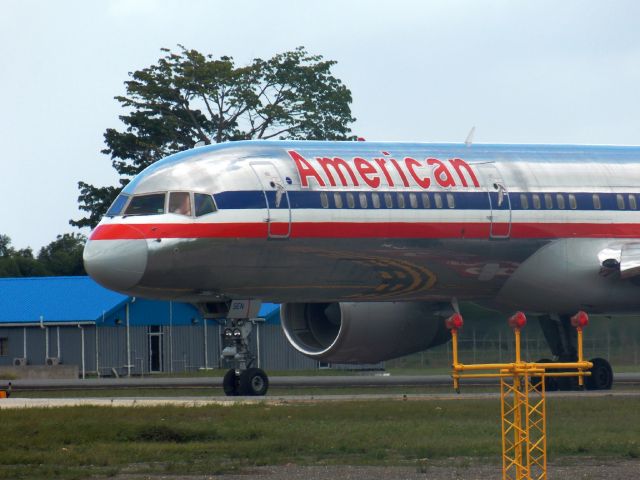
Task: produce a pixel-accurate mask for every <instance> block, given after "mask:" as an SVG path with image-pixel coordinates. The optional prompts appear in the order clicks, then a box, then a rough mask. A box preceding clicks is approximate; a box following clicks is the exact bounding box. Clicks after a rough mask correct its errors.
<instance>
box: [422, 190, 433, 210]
mask: <svg viewBox="0 0 640 480" xmlns="http://www.w3.org/2000/svg"><path fill="white" fill-rule="evenodd" d="M421 196H422V207H423V208H431V200H430V199H429V194H428V193H423V194H422V195H421Z"/></svg>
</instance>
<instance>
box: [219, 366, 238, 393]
mask: <svg viewBox="0 0 640 480" xmlns="http://www.w3.org/2000/svg"><path fill="white" fill-rule="evenodd" d="M238 385H239V381H238V375H236V370H235V369H234V368H231V369H229V370H227V373H225V374H224V378H223V379H222V389H223V390H224V394H225V395H226V396H227V397H235V396H237V395H238Z"/></svg>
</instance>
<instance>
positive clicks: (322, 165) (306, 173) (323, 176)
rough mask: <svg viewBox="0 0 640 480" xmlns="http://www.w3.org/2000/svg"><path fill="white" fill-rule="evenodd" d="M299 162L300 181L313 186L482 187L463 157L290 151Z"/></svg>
mask: <svg viewBox="0 0 640 480" xmlns="http://www.w3.org/2000/svg"><path fill="white" fill-rule="evenodd" d="M287 153H288V154H289V156H290V157H291V159H292V160H293V161H294V162H295V164H296V168H297V169H298V175H299V176H300V185H301V186H302V187H303V188H309V187H310V186H311V182H312V181H313V182H315V185H316V186H318V187H325V188H326V187H337V186H341V187H358V186H360V185H367V186H369V187H370V188H374V189H376V188H379V187H415V186H417V187H420V188H422V189H425V190H426V189H428V188H430V187H431V186H434V185H437V186H439V187H441V188H452V187H475V188H479V187H480V184H479V183H478V178H477V177H476V174H475V172H474V171H473V168H471V166H470V165H469V164H468V163H467V162H465V161H464V160H462V159H460V158H452V159H449V160H447V161H443V160H438V159H437V158H425V159H424V160H417V159H415V158H412V157H404V158H403V159H402V160H396V159H395V158H391V157H390V155H389V153H388V152H382V154H383V155H384V156H383V157H380V158H374V159H372V160H367V159H365V158H362V157H353V158H352V159H351V160H345V159H343V158H340V157H315V158H313V159H307V158H305V157H303V156H302V155H300V154H299V153H298V152H296V151H295V150H288V152H287Z"/></svg>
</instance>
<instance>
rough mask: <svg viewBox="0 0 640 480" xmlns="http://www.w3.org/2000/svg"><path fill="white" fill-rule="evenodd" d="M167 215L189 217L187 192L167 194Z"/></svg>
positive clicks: (189, 202)
mask: <svg viewBox="0 0 640 480" xmlns="http://www.w3.org/2000/svg"><path fill="white" fill-rule="evenodd" d="M169 213H177V214H178V215H187V216H189V217H190V216H191V198H190V195H189V192H171V193H170V194H169Z"/></svg>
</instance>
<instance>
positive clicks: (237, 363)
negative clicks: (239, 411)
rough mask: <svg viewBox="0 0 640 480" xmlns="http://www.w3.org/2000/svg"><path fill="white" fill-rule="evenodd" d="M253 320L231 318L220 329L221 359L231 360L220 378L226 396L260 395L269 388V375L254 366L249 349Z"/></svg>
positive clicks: (253, 357)
mask: <svg viewBox="0 0 640 480" xmlns="http://www.w3.org/2000/svg"><path fill="white" fill-rule="evenodd" d="M253 325H254V321H253V320H248V319H231V320H228V323H227V325H226V326H225V328H224V329H223V331H222V344H223V347H224V348H223V350H222V359H223V360H226V361H228V362H233V364H234V366H233V368H231V369H229V370H228V371H227V373H226V374H225V376H224V378H223V380H222V388H223V389H224V393H225V395H227V396H237V395H242V396H262V395H264V394H266V393H267V390H268V389H269V377H267V374H266V373H265V372H264V370H262V369H260V368H254V367H252V366H251V365H253V362H254V361H255V356H254V355H253V354H252V353H251V351H250V349H249V335H250V334H251V331H252V330H253Z"/></svg>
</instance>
